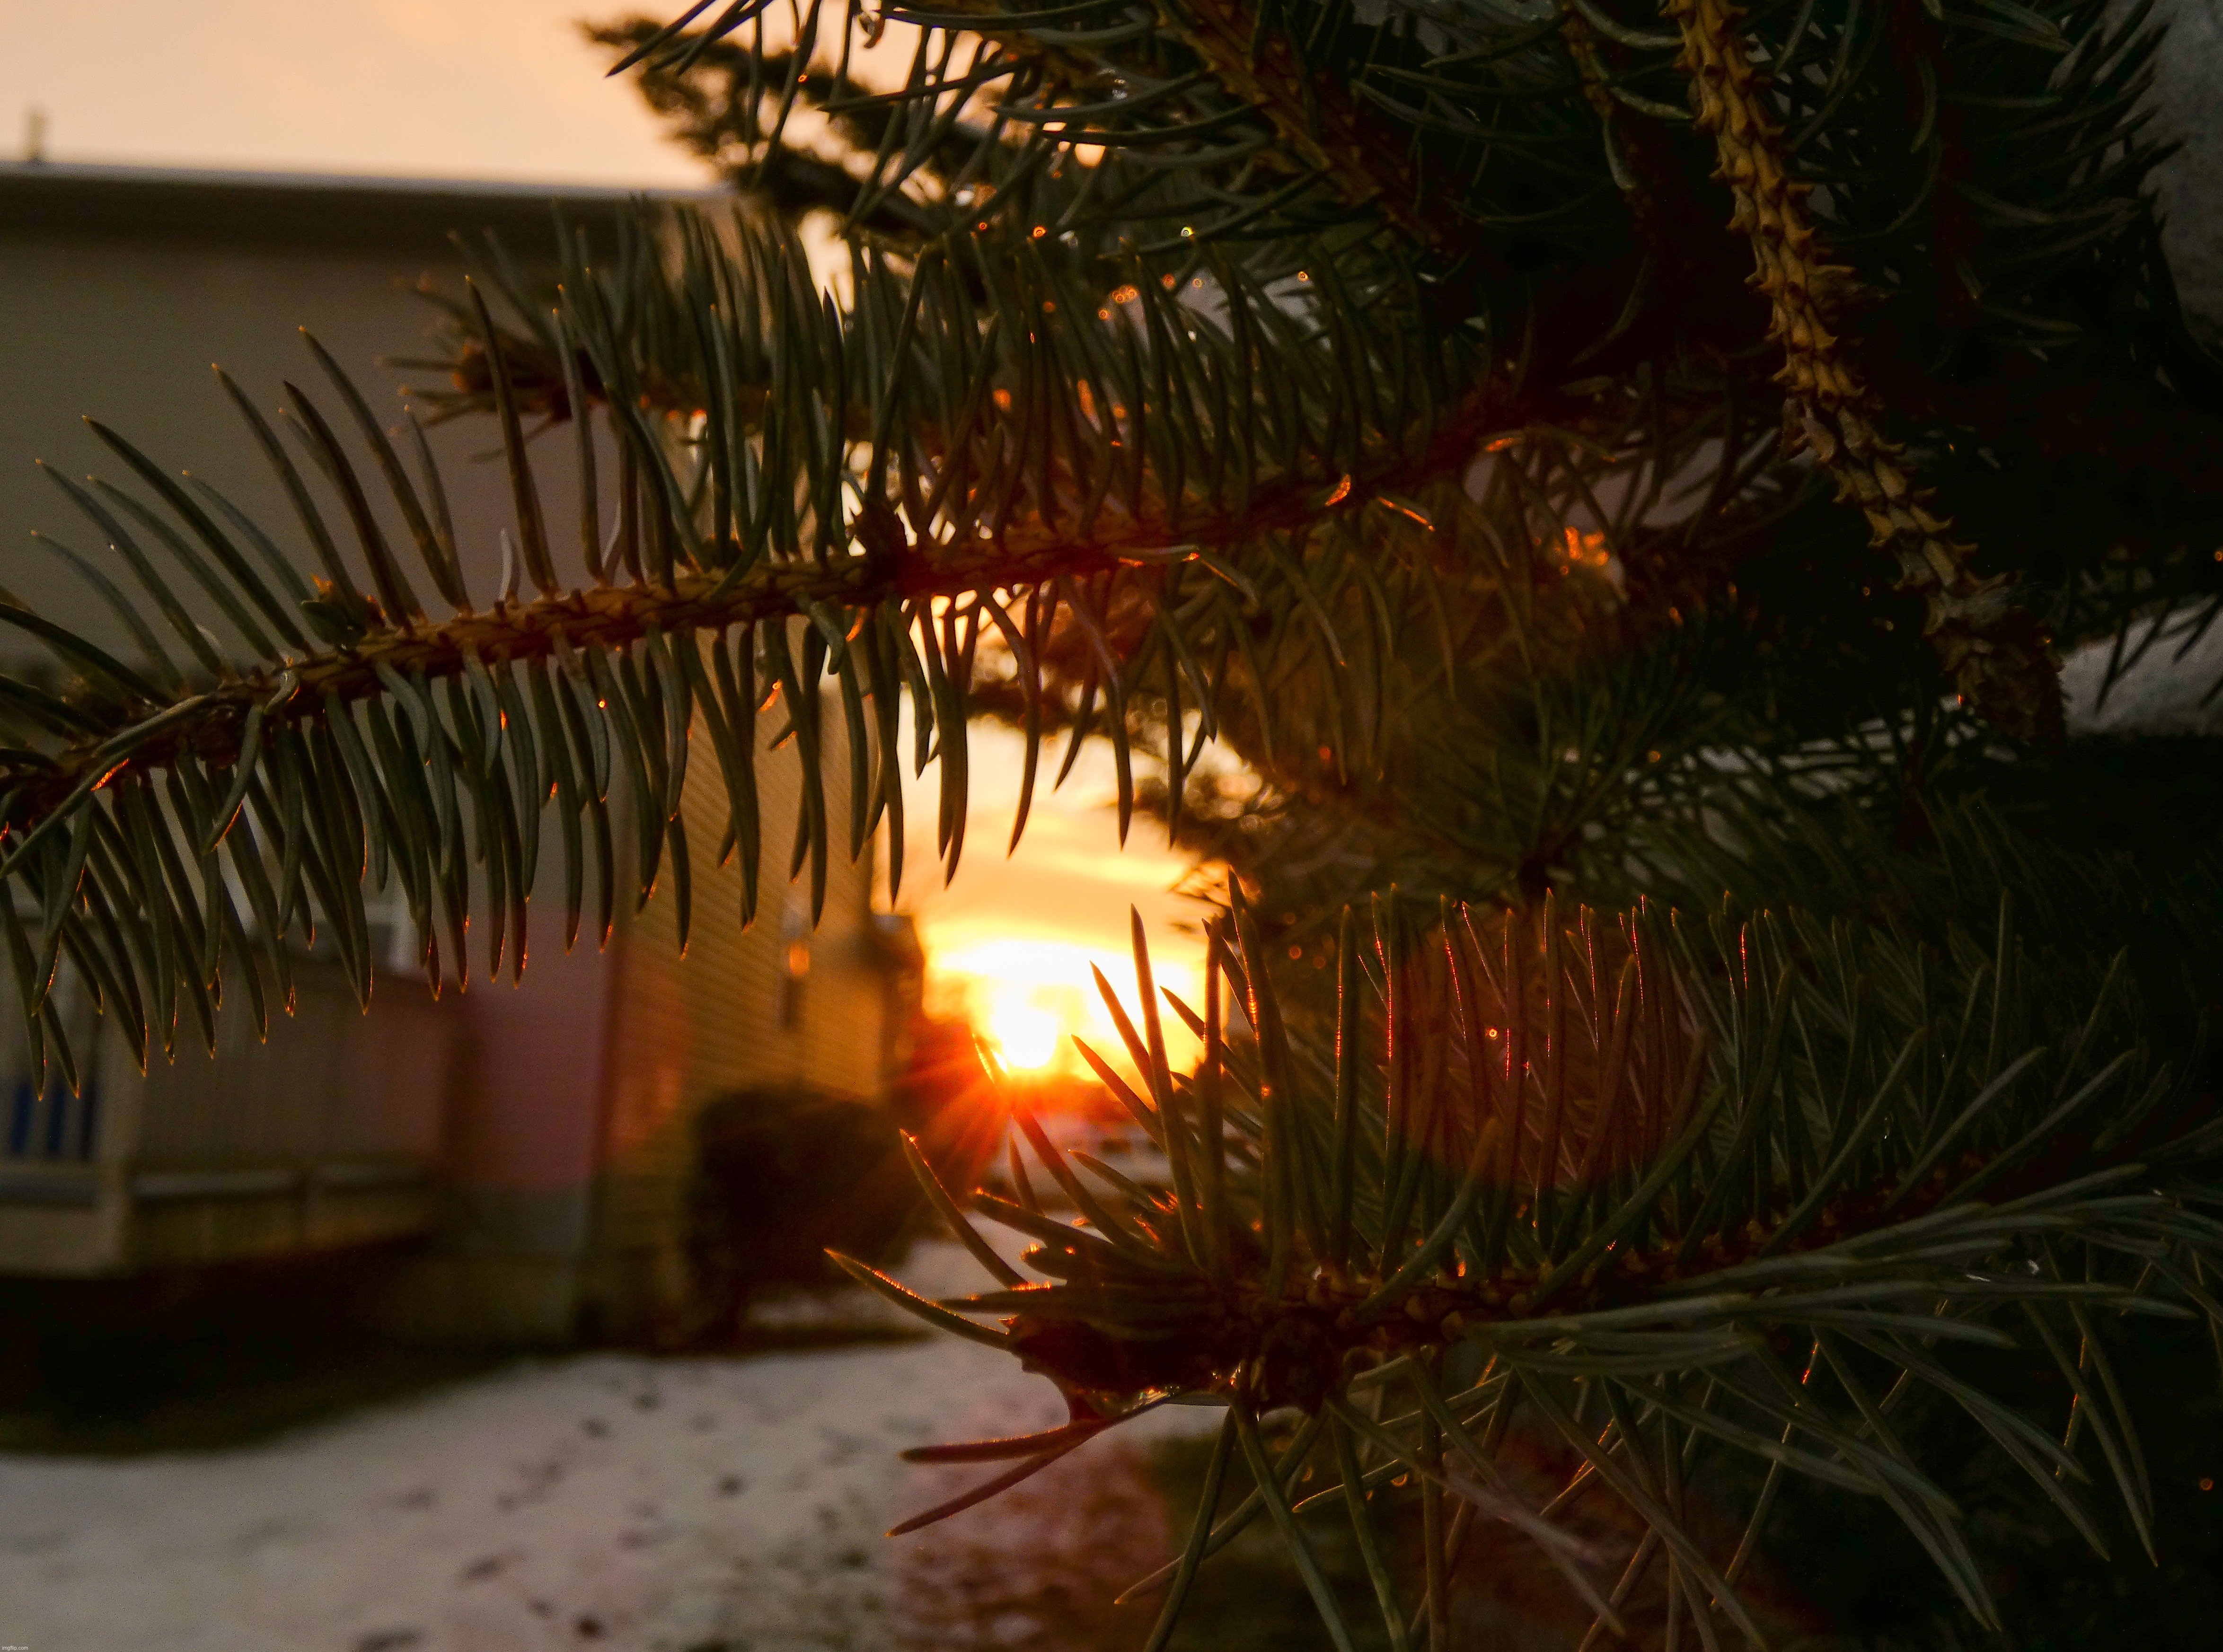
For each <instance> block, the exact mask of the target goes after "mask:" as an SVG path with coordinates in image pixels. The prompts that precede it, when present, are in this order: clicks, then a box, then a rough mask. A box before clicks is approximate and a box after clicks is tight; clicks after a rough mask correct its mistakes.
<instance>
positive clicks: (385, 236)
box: [0, 160, 732, 260]
mask: <svg viewBox="0 0 2223 1652" xmlns="http://www.w3.org/2000/svg"><path fill="white" fill-rule="evenodd" d="M730 199H732V197H731V195H729V194H728V193H727V192H725V191H722V190H717V189H700V190H639V189H625V188H614V187H611V186H609V185H593V184H532V183H517V182H509V181H497V180H493V179H460V178H454V179H451V178H391V177H372V176H364V175H361V174H350V173H282V172H250V171H230V170H215V169H208V170H199V169H193V168H186V167H170V166H94V165H86V164H83V163H79V162H71V161H43V160H37V161H23V160H17V161H0V240H9V241H18V242H20V241H23V240H30V239H36V240H56V239H67V240H85V239H97V240H104V241H131V242H171V243H192V242H201V243H213V244H220V245H224V246H227V247H235V248H236V247H244V246H261V247H272V246H282V247H288V248H317V249H324V250H333V251H343V250H353V251H379V252H384V253H387V254H408V255H417V256H431V257H438V258H441V259H443V260H445V259H449V258H452V257H453V253H452V251H451V249H450V247H449V242H448V237H449V236H450V232H452V231H456V230H477V229H491V230H494V232H495V233H497V234H499V235H501V236H502V237H503V238H504V240H505V241H508V242H513V243H515V250H516V251H517V252H518V253H519V254H520V255H522V256H538V255H542V254H545V253H548V252H552V251H553V248H554V241H555V237H554V233H553V229H552V225H553V223H554V219H553V216H552V214H551V208H553V209H555V210H558V211H561V212H562V213H563V214H564V217H567V218H569V219H570V220H571V221H573V222H575V223H581V224H583V225H584V226H586V227H587V228H588V229H589V230H590V231H591V230H592V229H595V227H597V226H598V225H609V224H614V222H615V221H616V220H617V218H618V217H620V216H621V215H622V214H623V213H624V212H625V211H626V210H627V209H628V208H629V207H630V206H632V205H633V204H635V203H640V202H650V201H661V202H674V203H702V204H708V203H715V202H718V201H724V200H730Z"/></svg>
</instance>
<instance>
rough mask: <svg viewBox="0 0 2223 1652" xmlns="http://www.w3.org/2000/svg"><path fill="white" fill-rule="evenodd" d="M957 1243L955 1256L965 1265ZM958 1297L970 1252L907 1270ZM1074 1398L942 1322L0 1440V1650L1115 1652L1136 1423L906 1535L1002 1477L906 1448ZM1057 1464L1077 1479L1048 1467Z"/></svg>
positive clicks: (1189, 1417) (1136, 1461)
mask: <svg viewBox="0 0 2223 1652" xmlns="http://www.w3.org/2000/svg"><path fill="white" fill-rule="evenodd" d="M953 1262H958V1263H960V1266H959V1267H953V1266H952V1263H953ZM904 1272H906V1273H907V1274H910V1275H911V1276H913V1277H914V1278H916V1277H917V1276H919V1275H920V1274H922V1273H924V1274H926V1275H929V1276H930V1278H931V1285H929V1288H933V1289H940V1290H953V1289H964V1288H969V1284H968V1283H967V1282H966V1281H965V1279H964V1276H963V1273H962V1271H961V1258H960V1257H958V1256H957V1255H955V1254H954V1247H940V1246H935V1247H923V1248H922V1250H921V1252H920V1253H919V1255H918V1256H917V1258H916V1259H915V1262H914V1264H913V1266H911V1267H910V1268H907V1269H906V1270H904ZM1063 1419H1064V1411H1063V1407H1062V1405H1061V1403H1060V1401H1059V1400H1058V1398H1057V1396H1056V1394H1055V1391H1054V1390H1053V1389H1052V1388H1051V1386H1050V1385H1049V1384H1048V1383H1047V1382H1045V1381H1043V1380H1042V1379H1039V1378H1034V1377H1029V1376H1026V1375H1024V1374H1023V1373H1022V1372H1020V1371H1019V1370H1018V1369H1017V1366H1016V1365H1015V1364H1014V1363H1013V1362H1012V1361H1011V1360H1009V1359H1007V1358H1005V1357H1004V1356H1002V1355H1000V1354H997V1353H995V1352H994V1351H993V1350H991V1349H986V1348H981V1347H975V1346H973V1345H972V1344H969V1343H964V1342H960V1341H956V1340H954V1339H952V1338H946V1337H935V1338H933V1339H930V1340H923V1341H912V1342H900V1343H885V1342H883V1343H879V1344H877V1345H874V1344H867V1345H863V1346H855V1347H836V1348H831V1349H825V1350H819V1351H812V1352H805V1353H786V1354H756V1355H750V1356H746V1357H735V1358H706V1359H690V1360H668V1359H666V1360H659V1359H651V1358H645V1357H639V1356H633V1355H627V1354H587V1355H581V1356H578V1357H576V1358H569V1359H562V1360H541V1361H533V1362H525V1363H519V1364H515V1365H512V1366H507V1367H505V1368H502V1369H501V1370H498V1371H496V1372H493V1373H491V1374H489V1375H488V1376H485V1377H482V1378H481V1379H475V1380H472V1381H469V1382H465V1383H462V1384H458V1385H453V1386H451V1387H449V1388H446V1389H444V1390H441V1391H435V1392H432V1393H431V1394H428V1395H425V1396H421V1397H419V1398H415V1399H412V1400H410V1401H407V1402H405V1403H400V1404H389V1405H386V1406H381V1407H377V1408H373V1409H370V1410H363V1411H359V1412H356V1413H355V1414H352V1415H350V1416H344V1417H343V1418H340V1419H338V1420H336V1421H331V1422H328V1423H323V1424H319V1425H318V1426H315V1427H313V1428H308V1429H300V1430H298V1431H296V1432H293V1433H291V1434H288V1435H282V1436H280V1437H279V1438H277V1439H274V1440H272V1441H269V1442H266V1443H263V1444H260V1445H256V1446H254V1447H251V1448H240V1449H233V1450H224V1451H211V1452H195V1453H191V1454H186V1453H173V1454H160V1455H149V1456H139V1457H131V1458H122V1459H88V1458H83V1457H40V1456H29V1455H15V1456H0V1645H6V1646H11V1647H24V1648H28V1649H30V1652H142V1649H154V1648H161V1649H164V1652H203V1649H208V1652H216V1649H222V1652H409V1649H421V1652H528V1649H530V1652H539V1649H546V1648H554V1647H583V1646H590V1645H591V1646H595V1647H606V1648H612V1649H636V1648H637V1649H641V1652H744V1649H746V1652H803V1649H813V1652H816V1649H828V1652H834V1649H840V1652H850V1649H853V1652H878V1649H881V1648H889V1649H926V1648H929V1647H930V1648H934V1649H936V1652H942V1649H951V1652H963V1649H969V1648H980V1649H991V1648H992V1649H996V1652H1030V1649H1038V1652H1077V1649H1085V1652H1095V1649H1096V1648H1098V1647H1099V1646H1101V1647H1106V1648H1108V1647H1110V1646H1114V1645H1134V1644H1137V1643H1139V1641H1140V1639H1141V1637H1142V1634H1143V1633H1144V1632H1146V1631H1147V1629H1148V1624H1149V1615H1150V1614H1149V1610H1148V1608H1147V1607H1137V1608H1130V1609H1127V1610H1126V1611H1121V1612H1119V1613H1118V1614H1116V1615H1112V1616H1108V1617H1107V1616H1106V1615H1105V1612H1104V1610H1103V1608H1104V1603H1105V1602H1107V1601H1108V1600H1109V1599H1110V1597H1111V1596H1112V1594H1114V1593H1116V1592H1117V1591H1118V1589H1119V1588H1120V1587H1122V1586H1124V1585H1125V1584H1126V1583H1128V1582H1130V1581H1132V1580H1134V1579H1135V1578H1136V1577H1137V1576H1139V1575H1140V1574H1141V1573H1143V1572H1146V1571H1148V1570H1149V1569H1150V1568H1151V1567H1153V1566H1155V1565H1156V1563H1157V1562H1158V1561H1159V1560H1160V1559H1161V1558H1162V1557H1163V1556H1164V1555H1166V1554H1167V1553H1168V1548H1169V1545H1170V1543H1171V1541H1172V1539H1171V1537H1170V1535H1169V1532H1168V1521H1167V1517H1166V1515H1165V1512H1164V1510H1163V1504H1162V1498H1160V1497H1159V1495H1158V1494H1157V1493H1156V1492H1155V1491H1154V1490H1153V1489H1152V1487H1151V1486H1150V1485H1149V1482H1148V1480H1147V1479H1146V1476H1145V1473H1144V1468H1143V1463H1144V1456H1145V1452H1146V1449H1147V1444H1146V1440H1147V1437H1148V1436H1146V1435H1145V1433H1144V1430H1146V1429H1147V1430H1149V1434H1150V1435H1154V1436H1156V1437H1158V1438H1162V1437H1164V1435H1166V1434H1167V1433H1168V1431H1179V1430H1184V1429H1186V1430H1196V1429H1208V1428H1210V1427H1212V1425H1213V1423H1215V1421H1216V1414H1211V1413H1202V1412H1196V1411H1181V1410H1173V1411H1169V1412H1168V1411H1161V1412H1158V1413H1155V1414H1153V1415H1152V1416H1149V1417H1146V1418H1143V1419H1141V1420H1140V1421H1139V1422H1138V1423H1137V1424H1136V1425H1134V1427H1133V1434H1134V1438H1132V1439H1121V1438H1118V1437H1117V1436H1114V1437H1112V1438H1109V1439H1105V1440H1100V1441H1098V1442H1094V1443H1093V1444H1092V1445H1091V1446H1090V1447H1089V1448H1086V1450H1084V1451H1082V1452H1080V1453H1078V1454H1075V1455H1074V1457H1071V1458H1068V1459H1067V1460H1065V1461H1064V1462H1062V1463H1061V1464H1059V1465H1057V1466H1056V1467H1055V1468H1054V1469H1053V1470H1051V1471H1049V1473H1044V1474H1043V1475H1042V1476H1039V1477H1037V1479H1036V1480H1035V1481H1033V1482H1031V1483H1030V1484H1029V1485H1028V1486H1023V1487H1021V1488H1019V1489H1018V1491H1017V1492H1014V1493H1012V1494H1011V1495H1010V1496H1009V1497H1007V1498H1004V1499H1003V1500H1001V1501H999V1502H998V1503H993V1504H988V1505H986V1506H985V1507H983V1508H979V1509H975V1510H973V1511H968V1512H967V1513H966V1514H964V1515H961V1516H959V1517H957V1518H956V1519H954V1521H951V1522H948V1523H944V1524H942V1525H940V1526H936V1527H932V1528H929V1530H925V1531H923V1532H921V1533H918V1534H916V1535H914V1536H910V1537H906V1538H901V1539H896V1540H890V1539H888V1538H886V1537H885V1536H882V1534H883V1533H884V1532H885V1530H886V1529H887V1528H888V1527H889V1526H890V1525H891V1524H893V1523H895V1522H896V1521H897V1520H898V1519H900V1518H902V1517H904V1515H906V1514H909V1513H912V1512H915V1511H917V1510H918V1509H921V1508H923V1507H925V1506H928V1505H929V1504H932V1503H934V1502H935V1501H937V1500H939V1499H940V1498H944V1497H947V1496H948V1495H950V1494H951V1492H953V1491H954V1490H956V1489H958V1488H959V1487H960V1486H963V1485H965V1484H967V1483H969V1481H970V1480H972V1479H977V1478H982V1477H985V1474H986V1473H988V1472H992V1471H984V1470H982V1469H980V1468H978V1467H974V1468H967V1469H948V1468H922V1467H911V1466H909V1465H906V1464H904V1463H903V1462H901V1461H899V1460H897V1457H896V1453H897V1452H898V1451H900V1450H901V1449H903V1448H904V1447H907V1446H912V1445H917V1444H921V1443H923V1442H929V1441H933V1440H948V1439H960V1438H972V1437H978V1436H979V1435H997V1434H1008V1433H1015V1432H1021V1431H1024V1430H1026V1429H1033V1428H1039V1427H1043V1426H1047V1425H1049V1424H1051V1423H1057V1422H1061V1421H1062V1420H1063ZM1060 1471H1062V1472H1060Z"/></svg>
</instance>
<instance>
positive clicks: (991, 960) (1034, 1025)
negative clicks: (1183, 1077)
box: [928, 934, 1198, 1074]
mask: <svg viewBox="0 0 2223 1652" xmlns="http://www.w3.org/2000/svg"><path fill="white" fill-rule="evenodd" d="M968 942H969V943H970V944H967V943H968ZM1157 962H1158V964H1159V967H1158V970H1157V976H1158V983H1159V984H1160V985H1161V986H1164V987H1168V988H1171V989H1173V990H1174V992H1177V993H1180V994H1181V996H1183V997H1184V998H1185V999H1187V1001H1189V1002H1196V1001H1197V999H1196V990H1197V982H1196V976H1197V973H1198V971H1197V970H1196V968H1195V966H1194V964H1191V963H1190V962H1189V961H1188V960H1187V959H1186V958H1180V957H1177V956H1173V957H1165V958H1161V959H1159V960H1157ZM1092 966H1094V967H1095V968H1099V969H1101V970H1103V971H1104V972H1105V976H1106V977H1109V978H1110V980H1111V981H1112V984H1113V986H1114V988H1115V989H1118V990H1119V991H1120V994H1121V997H1122V1000H1123V1002H1124V1003H1125V1005H1126V1008H1127V1013H1128V1014H1129V1015H1130V1016H1131V1017H1134V1018H1135V1019H1136V1020H1137V1021H1139V1020H1140V1017H1139V1016H1138V1015H1137V1014H1136V1012H1137V1008H1138V1006H1137V1004H1136V1003H1135V1002H1134V965H1133V963H1132V961H1131V960H1130V959H1128V958H1122V957H1120V956H1118V954H1116V953H1113V952H1111V951H1109V950H1108V949H1107V950H1105V951H1104V952H1098V951H1097V950H1096V949H1094V948H1093V947H1089V946H1085V945H1076V944H1074V943H1073V942H1070V941H1061V940H1050V939H1046V938H1035V937H1027V938H1020V937H1016V936H1008V935H1000V936H980V935H977V934H976V935H967V936H964V937H962V938H961V939H960V940H959V942H958V944H957V945H954V946H951V947H949V948H948V950H946V951H943V952H938V953H936V955H935V959H934V967H933V971H932V978H931V979H930V980H929V985H928V991H929V997H930V998H931V999H933V1000H935V1001H938V1002H939V1003H940V1004H941V1007H942V1008H944V1009H946V1010H948V1011H951V1012H955V1013H961V1014H967V1015H969V1016H970V1017H971V1018H972V1021H973V1025H974V1026H975V1027H979V1029H980V1032H981V1033H982V1035H983V1036H984V1037H986V1039H988V1040H990V1041H991V1042H992V1043H993V1044H994V1045H995V1046H996V1051H997V1053H998V1056H999V1057H1000V1058H1002V1060H1003V1062H1004V1065H1005V1066H1007V1067H1010V1068H1011V1069H1013V1070H1014V1071H1030V1072H1033V1071H1074V1072H1077V1073H1081V1074H1086V1071H1087V1068H1086V1065H1085V1064H1084V1063H1083V1062H1082V1060H1081V1057H1080V1052H1079V1051H1078V1050H1076V1049H1075V1048H1074V1045H1073V1040H1074V1037H1075V1036H1076V1035H1078V1036H1079V1037H1080V1038H1082V1039H1085V1040H1087V1042H1088V1044H1089V1046H1090V1047H1091V1048H1093V1049H1094V1050H1095V1052H1097V1053H1098V1054H1099V1055H1100V1056H1102V1057H1103V1058H1105V1059H1106V1060H1107V1061H1109V1062H1111V1063H1112V1065H1113V1066H1115V1067H1117V1068H1118V1069H1119V1070H1120V1071H1128V1070H1129V1069H1130V1068H1131V1066H1132V1065H1133V1064H1132V1062H1131V1061H1130V1060H1129V1058H1128V1057H1127V1053H1126V1049H1125V1046H1124V1043H1123V1041H1122V1040H1121V1039H1120V1037H1119V1033H1118V1027H1116V1026H1115V1025H1114V1024H1113V1022H1112V1019H1111V1017H1110V1016H1109V1015H1108V1014H1106V1013H1105V1008H1104V1004H1103V1001H1102V1000H1101V998H1100V997H1099V996H1098V994H1097V990H1096V983H1095V978H1094V977H1093V974H1092V973H1091V967H1092ZM1163 1021H1164V1023H1165V1033H1166V1040H1167V1045H1168V1049H1167V1055H1168V1058H1169V1059H1171V1061H1172V1062H1173V1064H1174V1067H1175V1069H1176V1070H1177V1071H1178V1070H1181V1069H1183V1068H1184V1067H1185V1066H1186V1065H1187V1062H1188V1061H1190V1060H1192V1059H1193V1058H1194V1051H1193V1048H1192V1047H1191V1046H1193V1044H1194V1042H1195V1040H1193V1039H1191V1038H1190V1037H1189V1036H1188V1033H1187V1028H1186V1027H1183V1026H1182V1025H1181V1021H1180V1019H1179V1018H1178V1017H1176V1016H1174V1015H1173V1014H1170V1013H1169V1012H1168V1013H1166V1014H1164V1016H1163Z"/></svg>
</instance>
